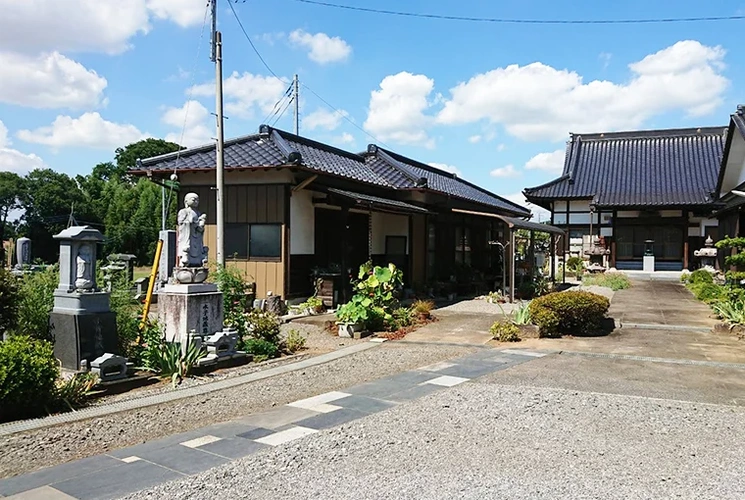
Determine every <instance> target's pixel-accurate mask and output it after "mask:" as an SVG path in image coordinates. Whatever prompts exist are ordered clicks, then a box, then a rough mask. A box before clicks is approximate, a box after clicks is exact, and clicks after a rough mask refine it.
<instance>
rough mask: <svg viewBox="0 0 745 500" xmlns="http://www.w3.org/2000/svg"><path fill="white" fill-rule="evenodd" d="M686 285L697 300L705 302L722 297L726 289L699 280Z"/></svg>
mask: <svg viewBox="0 0 745 500" xmlns="http://www.w3.org/2000/svg"><path fill="white" fill-rule="evenodd" d="M707 274H708V273H707ZM687 286H688V289H689V290H690V291H691V292H692V293H693V295H695V296H696V298H697V299H698V300H700V301H702V302H706V303H707V304H708V303H711V302H715V301H717V300H720V299H722V298H723V297H724V296H725V294H726V289H725V288H724V287H723V286H721V285H717V284H714V283H707V282H700V281H699V282H694V283H689V284H688V285H687Z"/></svg>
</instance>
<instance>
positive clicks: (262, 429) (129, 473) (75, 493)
mask: <svg viewBox="0 0 745 500" xmlns="http://www.w3.org/2000/svg"><path fill="white" fill-rule="evenodd" d="M535 356H536V353H521V351H520V350H511V352H507V353H505V352H500V351H498V350H493V349H483V350H480V351H478V352H476V353H473V354H470V355H468V356H464V357H461V358H456V359H453V360H450V361H448V362H447V363H438V364H436V365H429V366H426V367H422V368H421V369H417V370H410V371H406V372H402V373H399V374H397V375H393V376H390V377H385V378H382V379H378V380H375V381H371V382H368V383H364V384H359V385H356V386H353V387H349V388H347V389H344V390H343V391H332V392H327V393H324V394H319V395H317V396H314V397H312V398H306V399H303V400H299V401H295V402H292V403H289V404H287V405H283V406H281V407H277V408H275V409H273V410H270V411H268V412H264V413H262V414H256V415H250V416H247V417H243V418H240V419H237V420H234V421H230V422H223V423H219V424H213V425H209V426H205V427H203V428H201V429H196V430H193V431H189V432H185V433H181V434H176V435H173V436H169V437H166V438H163V439H158V440H155V441H151V442H147V443H142V444H139V445H135V446H131V447H129V448H124V449H120V450H116V451H112V452H111V453H109V454H108V455H100V456H97V457H90V458H86V459H83V460H78V461H75V462H70V463H67V464H63V465H60V466H57V467H52V468H50V469H45V470H42V471H37V472H34V473H31V474H27V475H23V476H18V477H14V478H10V479H4V480H0V495H14V494H21V495H22V496H21V497H19V499H23V500H28V499H34V498H38V495H39V494H40V493H39V492H42V493H43V492H46V493H47V494H48V495H49V496H48V498H50V500H54V499H55V498H56V497H54V496H52V495H58V496H59V495H67V496H60V497H59V498H60V499H65V500H69V499H70V498H74V499H79V500H88V499H108V498H117V497H119V496H123V495H126V494H128V493H132V492H134V491H138V490H140V489H143V488H147V487H150V486H153V485H156V484H160V483H163V482H166V481H169V480H172V479H176V478H180V477H184V476H187V475H193V474H197V473H199V472H203V471H205V470H207V469H210V468H212V467H215V466H218V465H221V464H224V463H227V462H228V461H231V460H235V459H238V458H241V457H244V456H248V455H251V454H253V453H259V452H261V451H262V450H265V449H267V448H270V447H274V446H281V445H283V444H285V443H288V442H291V441H295V440H298V439H303V438H307V439H312V437H311V436H312V435H313V434H315V433H317V432H319V431H321V430H324V429H330V428H333V427H337V426H339V425H341V424H345V423H348V422H352V421H355V420H358V419H360V418H364V417H366V416H368V415H371V414H373V413H377V412H381V411H386V410H388V409H389V408H392V407H394V406H396V405H398V404H401V403H404V402H406V401H411V400H414V399H418V398H420V397H423V396H426V395H429V394H432V393H435V392H440V391H443V390H447V389H448V388H449V387H454V386H457V385H460V384H462V383H465V382H467V381H469V380H472V379H474V378H477V377H481V376H483V375H488V374H492V373H495V372H498V371H501V370H505V369H506V368H509V367H512V366H515V365H517V364H520V363H524V362H527V361H532V360H534V359H537V358H536V357H535ZM39 488H47V489H45V490H40V489H39ZM50 488H51V489H50ZM37 490H38V491H37ZM24 492H25V493H24ZM23 495H28V496H23ZM33 495H37V497H34V496H33Z"/></svg>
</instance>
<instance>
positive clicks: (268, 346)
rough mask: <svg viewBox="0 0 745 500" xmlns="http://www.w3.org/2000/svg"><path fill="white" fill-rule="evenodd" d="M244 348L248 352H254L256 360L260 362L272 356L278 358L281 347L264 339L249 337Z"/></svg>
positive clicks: (244, 343)
mask: <svg viewBox="0 0 745 500" xmlns="http://www.w3.org/2000/svg"><path fill="white" fill-rule="evenodd" d="M243 350H244V351H245V352H246V353H248V354H253V357H254V361H255V362H257V363H260V362H262V361H266V360H267V359H270V358H276V357H277V356H278V355H279V347H277V344H274V343H273V342H269V341H266V340H264V339H255V338H248V339H245V340H244V342H243Z"/></svg>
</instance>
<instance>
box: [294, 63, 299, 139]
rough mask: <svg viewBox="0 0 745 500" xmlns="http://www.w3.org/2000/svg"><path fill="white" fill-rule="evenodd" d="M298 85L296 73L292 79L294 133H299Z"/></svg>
mask: <svg viewBox="0 0 745 500" xmlns="http://www.w3.org/2000/svg"><path fill="white" fill-rule="evenodd" d="M299 97H300V85H299V83H298V79H297V75H295V76H294V77H293V79H292V104H293V106H294V109H295V135H300V101H299Z"/></svg>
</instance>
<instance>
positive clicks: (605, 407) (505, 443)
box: [127, 383, 745, 500]
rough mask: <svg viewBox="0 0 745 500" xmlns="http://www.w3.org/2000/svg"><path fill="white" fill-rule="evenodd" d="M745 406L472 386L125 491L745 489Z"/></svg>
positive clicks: (646, 492) (164, 494) (258, 494)
mask: <svg viewBox="0 0 745 500" xmlns="http://www.w3.org/2000/svg"><path fill="white" fill-rule="evenodd" d="M743 439H745V411H743V410H742V409H738V408H733V407H727V406H714V405H704V404H696V403H681V402H677V401H665V400H653V399H647V398H636V397H629V396H619V395H605V394H594V393H585V392H574V391H565V390H559V389H538V388H514V387H508V386H500V385H492V384H485V383H475V384H474V383H468V384H464V385H461V386H457V387H455V388H453V389H451V390H447V391H445V392H442V393H437V394H435V395H432V396H429V397H426V398H423V399H420V400H417V401H415V402H412V403H409V404H404V405H401V406H399V407H396V408H393V409H391V410H388V411H386V412H384V413H380V414H377V415H372V416H370V417H367V418H365V419H362V420H359V421H357V422H354V423H351V424H347V425H345V426H342V427H340V428H336V429H331V430H328V431H323V432H321V433H319V434H315V435H312V436H308V437H306V438H304V439H301V440H298V441H295V442H292V443H289V444H287V445H284V446H280V447H277V448H274V449H272V450H268V451H265V452H261V453H259V454H257V455H253V456H249V457H246V458H244V459H241V460H239V461H237V462H233V463H230V464H227V465H225V466H221V467H219V468H215V469H212V470H210V471H207V472H205V473H202V474H200V475H197V476H192V477H189V478H187V479H184V480H181V481H178V482H171V483H167V484H164V485H161V486H158V487H155V488H152V489H150V490H146V491H143V492H139V493H136V494H133V495H131V496H129V497H127V498H128V499H132V500H134V499H138V500H139V499H151V498H152V499H155V498H157V499H162V498H174V499H176V498H178V499H212V498H283V499H305V498H324V499H331V500H333V499H347V498H360V499H372V498H376V499H377V498H396V499H398V498H412V499H414V498H415V499H434V498H466V499H484V498H526V499H527V498H530V499H536V498H539V499H540V498H551V499H553V498H573V499H574V498H598V499H616V498H618V499H637V498H638V499H642V498H644V499H648V498H690V499H696V500H700V499H708V498H712V499H714V498H716V499H724V498H733V499H735V498H737V499H739V498H745V481H743V480H742V477H743V474H745V465H744V464H745V447H743V446H742V445H741V443H742V441H743Z"/></svg>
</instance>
